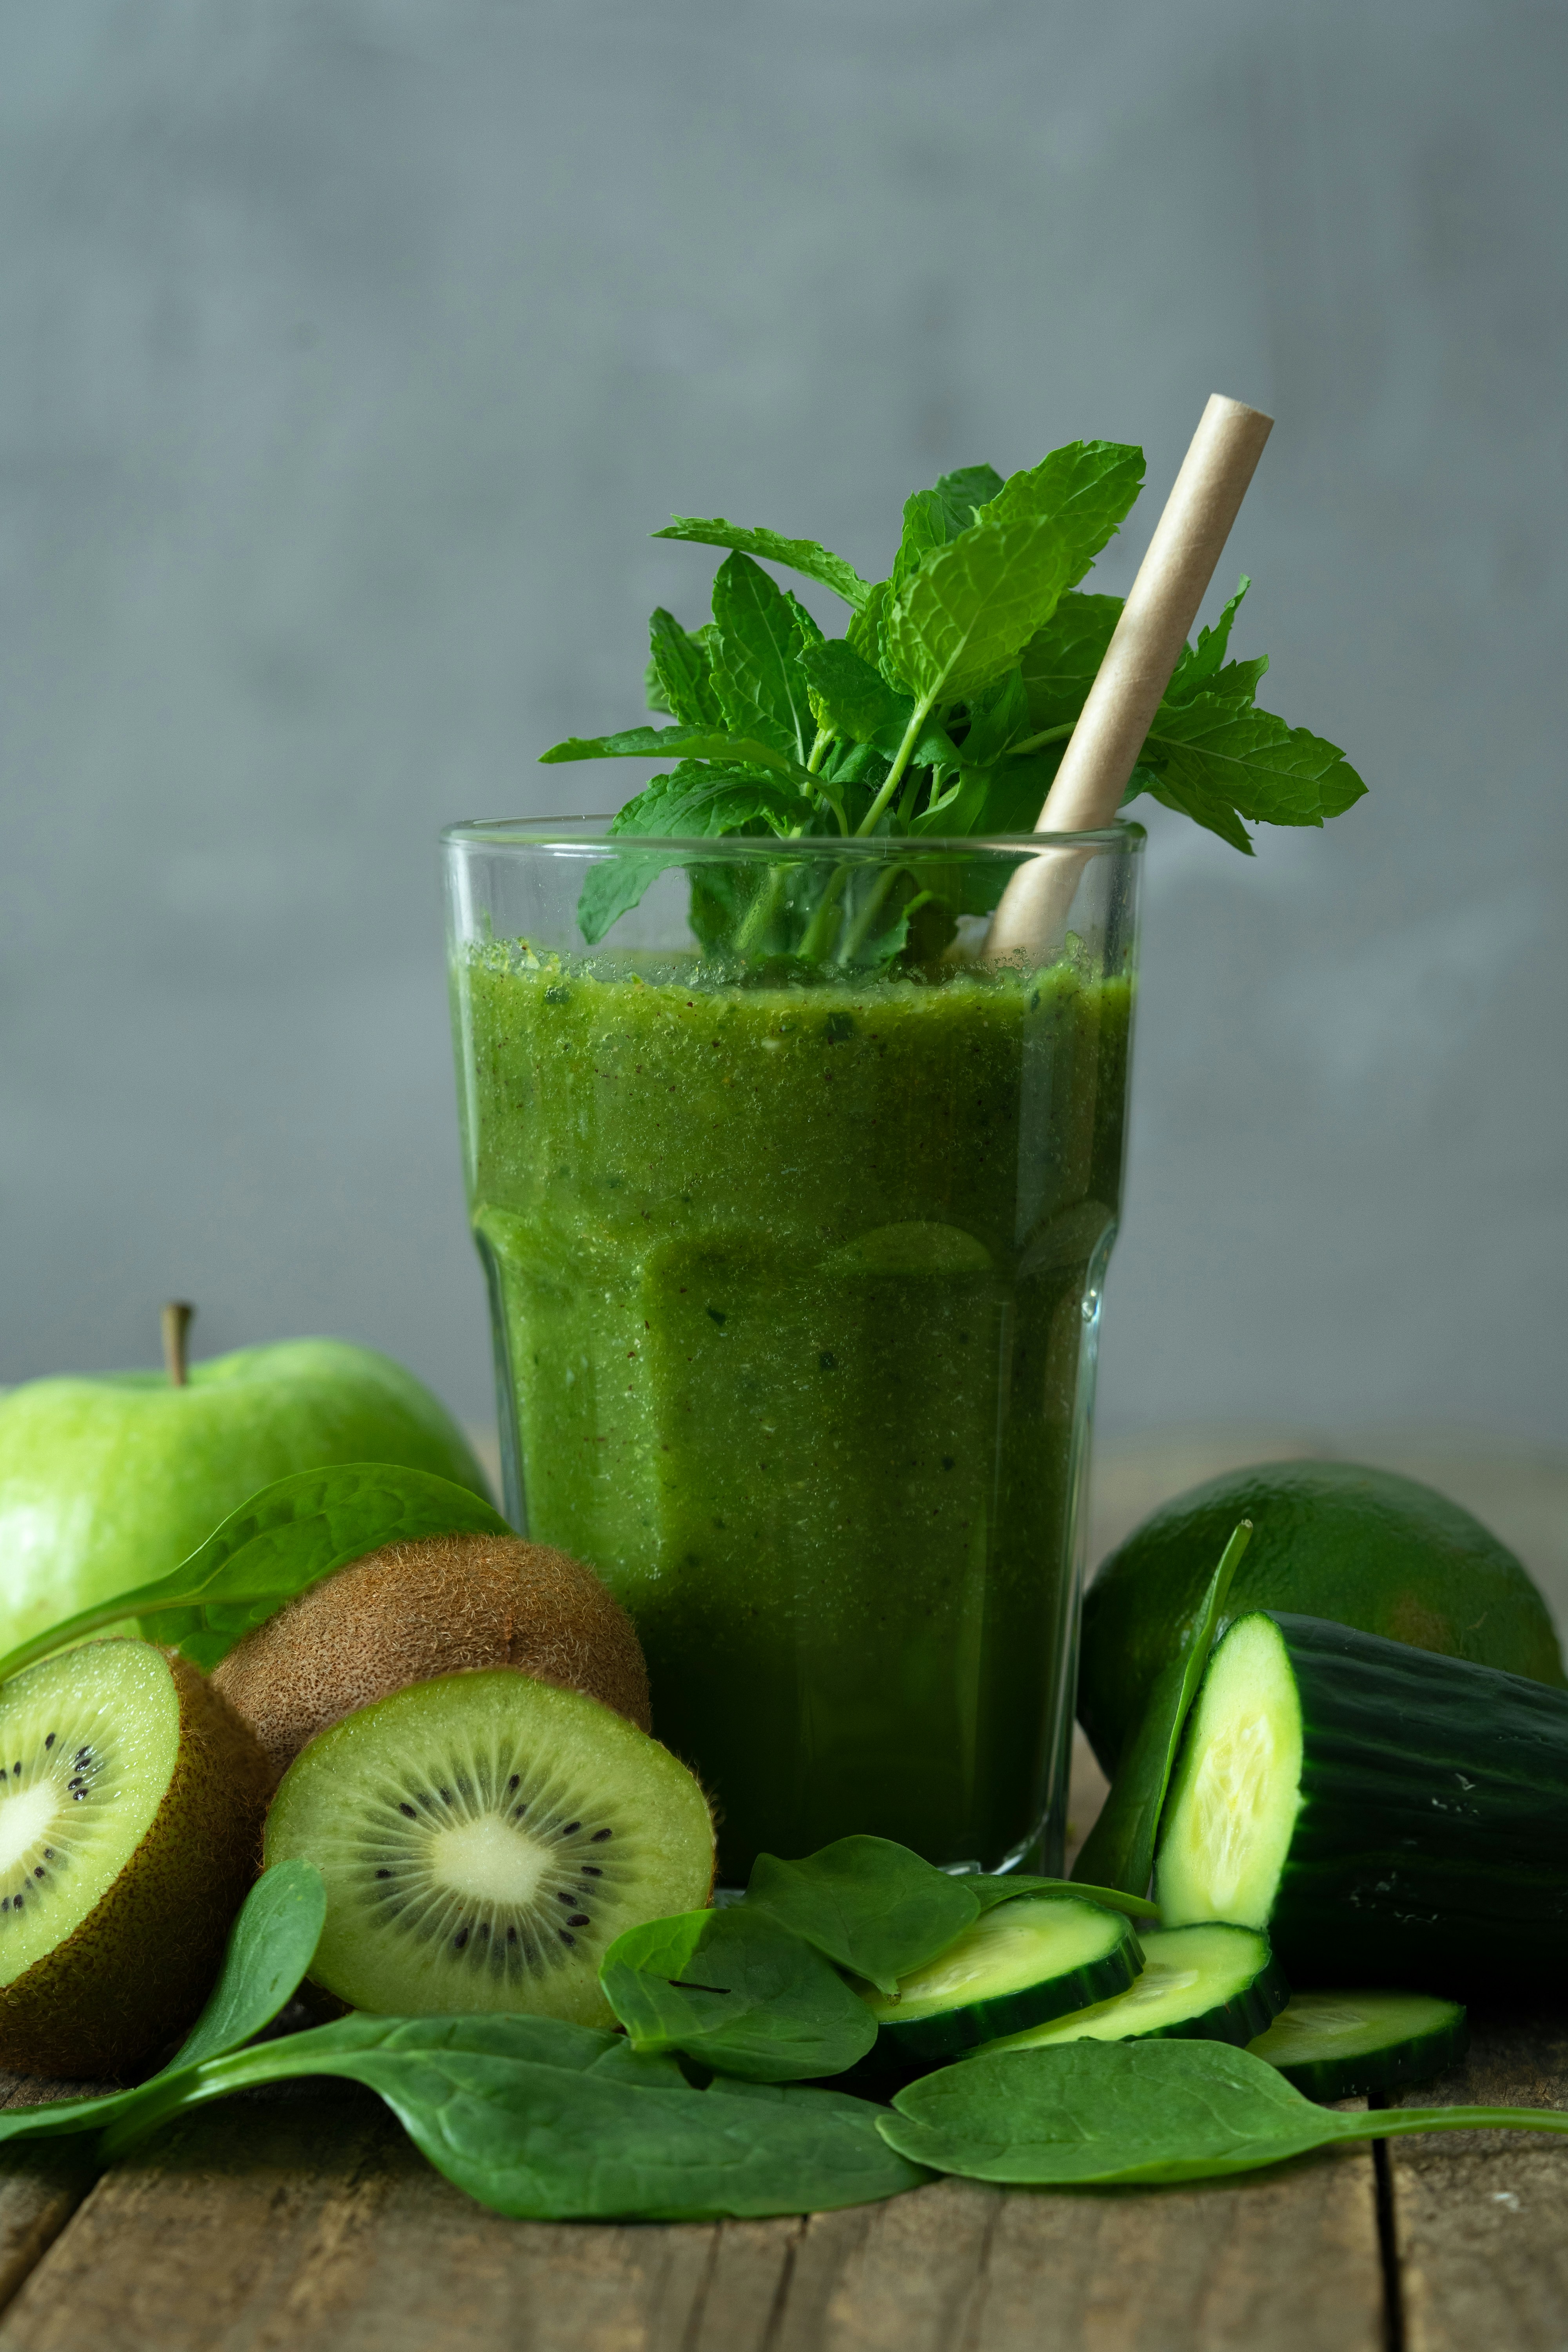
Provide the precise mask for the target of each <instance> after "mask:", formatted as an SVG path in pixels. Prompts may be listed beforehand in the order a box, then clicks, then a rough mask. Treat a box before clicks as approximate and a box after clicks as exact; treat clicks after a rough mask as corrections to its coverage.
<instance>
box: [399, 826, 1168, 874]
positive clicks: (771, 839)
mask: <svg viewBox="0 0 1568 2352" xmlns="http://www.w3.org/2000/svg"><path fill="white" fill-rule="evenodd" d="M612 822H613V820H612V819H611V818H610V817H607V816H540V817H462V818H460V819H458V821H457V822H456V823H455V824H444V825H443V826H442V827H441V834H440V838H441V842H442V845H443V846H444V847H446V848H447V849H543V850H589V849H607V850H612V851H616V852H618V853H623V854H626V855H640V856H645V857H646V856H648V855H649V854H650V853H654V852H662V851H665V850H668V851H669V852H670V854H671V857H672V860H677V861H684V860H685V859H687V858H714V857H728V856H740V857H763V858H771V857H791V858H806V857H821V858H826V859H830V860H832V861H833V862H835V863H838V864H841V863H842V862H843V860H844V859H845V858H847V857H889V856H895V855H896V856H902V857H911V856H914V857H926V856H942V857H947V858H951V857H954V856H963V855H965V854H969V855H973V853H974V852H976V851H982V852H984V853H985V854H986V855H988V856H1009V857H1016V856H1019V855H1020V854H1021V853H1023V852H1025V851H1027V850H1046V849H1078V850H1112V851H1114V852H1116V853H1117V854H1118V855H1120V856H1137V854H1138V853H1139V852H1140V851H1141V850H1142V847H1143V845H1144V843H1145V842H1146V840H1147V839H1148V835H1147V834H1146V833H1145V831H1144V829H1143V827H1142V825H1141V824H1138V823H1137V822H1136V820H1135V819H1131V818H1127V817H1118V818H1117V819H1116V820H1115V822H1114V823H1113V824H1109V825H1103V826H1101V827H1100V828H1099V829H1098V830H1097V831H1094V832H1091V833H984V834H921V835H913V834H907V833H905V834H885V833H884V834H873V835H855V834H848V835H833V834H823V833H816V834H802V835H798V836H785V835H780V834H767V835H753V834H720V835H702V834H697V835H691V834H657V835H656V834H612V833H611V832H610V831H609V826H610V824H611V823H612ZM595 828H596V829H595Z"/></svg>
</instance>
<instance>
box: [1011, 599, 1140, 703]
mask: <svg viewBox="0 0 1568 2352" xmlns="http://www.w3.org/2000/svg"><path fill="white" fill-rule="evenodd" d="M1121 604H1122V599H1121V597H1120V596H1086V595H1085V594H1084V593H1082V591H1081V590H1079V589H1073V590H1071V591H1069V593H1068V594H1067V595H1065V596H1064V597H1063V598H1062V600H1061V603H1060V604H1058V606H1057V609H1056V611H1055V612H1054V613H1053V614H1051V617H1050V619H1049V620H1048V621H1047V623H1046V625H1045V627H1044V628H1043V629H1039V630H1037V632H1036V634H1035V635H1034V636H1032V637H1031V638H1030V640H1029V642H1028V644H1027V645H1026V646H1025V648H1024V656H1023V661H1022V664H1021V667H1022V669H1023V673H1024V685H1025V688H1026V690H1027V693H1028V698H1029V724H1030V726H1031V727H1032V728H1035V729H1037V730H1044V729H1046V728H1047V727H1060V726H1064V725H1071V724H1072V723H1073V722H1074V721H1075V720H1076V719H1077V718H1078V714H1079V711H1080V710H1081V709H1083V706H1084V702H1085V700H1086V699H1087V698H1088V694H1089V688H1090V687H1091V686H1092V685H1093V684H1094V681H1095V677H1096V674H1097V673H1098V671H1099V668H1100V663H1101V662H1102V661H1103V660H1104V659H1105V649H1106V647H1107V646H1109V645H1110V639H1111V635H1112V633H1113V632H1114V630H1115V627H1116V624H1117V622H1118V621H1119V620H1120V619H1121Z"/></svg>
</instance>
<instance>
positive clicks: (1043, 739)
mask: <svg viewBox="0 0 1568 2352" xmlns="http://www.w3.org/2000/svg"><path fill="white" fill-rule="evenodd" d="M1077 725H1078V720H1077V719H1068V722H1067V724H1066V726H1065V727H1047V728H1046V729H1045V730H1043V731H1042V732H1041V733H1040V734H1038V735H1026V736H1025V738H1024V740H1023V741H1022V742H1021V743H1009V744H1008V746H1007V748H1006V750H1005V751H1004V752H1003V754H1002V757H1003V758H1004V759H1005V760H1016V759H1017V758H1018V757H1019V756H1020V754H1021V753H1023V752H1025V751H1038V750H1039V748H1040V746H1041V744H1042V743H1060V742H1063V741H1065V740H1066V739H1067V737H1068V736H1069V735H1070V734H1071V733H1072V730H1073V729H1074V728H1075V727H1076V726H1077Z"/></svg>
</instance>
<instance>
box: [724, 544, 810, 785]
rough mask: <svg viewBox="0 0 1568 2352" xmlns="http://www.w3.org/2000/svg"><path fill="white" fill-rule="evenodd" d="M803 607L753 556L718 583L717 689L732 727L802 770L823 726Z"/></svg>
mask: <svg viewBox="0 0 1568 2352" xmlns="http://www.w3.org/2000/svg"><path fill="white" fill-rule="evenodd" d="M800 610H801V607H800V606H799V605H798V604H796V603H795V599H794V597H793V596H786V595H785V594H784V591H783V590H782V589H781V588H779V587H778V586H777V585H776V584H775V583H773V581H772V580H770V579H769V577H768V575H767V573H766V572H764V571H763V568H762V566H761V564H760V563H753V562H752V559H751V557H750V556H749V555H731V556H728V557H726V559H725V561H724V562H722V563H721V565H720V566H719V570H718V572H717V573H716V574H715V577H714V581H713V625H714V629H715V631H716V635H715V637H714V640H713V656H712V658H713V688H714V692H715V693H716V694H717V695H718V697H719V707H720V709H721V710H722V711H723V713H724V717H725V719H726V720H727V721H728V722H729V725H730V727H731V730H732V731H733V732H734V733H735V734H737V735H743V736H748V737H752V738H760V739H761V740H763V742H765V743H771V744H772V745H773V749H774V750H775V751H780V752H782V753H783V754H784V757H785V759H786V760H788V761H791V762H792V763H793V764H794V765H795V766H796V767H800V768H804V767H805V762H806V761H807V759H808V758H809V756H810V753H811V746H812V738H813V736H814V735H815V734H816V721H815V719H814V718H813V716H812V710H811V701H810V697H809V695H808V693H807V690H806V679H805V675H804V674H803V672H802V670H801V667H800V664H799V662H798V661H797V660H796V658H795V647H796V644H797V641H798V637H799V630H798V626H797V623H796V614H798V613H799V612H800Z"/></svg>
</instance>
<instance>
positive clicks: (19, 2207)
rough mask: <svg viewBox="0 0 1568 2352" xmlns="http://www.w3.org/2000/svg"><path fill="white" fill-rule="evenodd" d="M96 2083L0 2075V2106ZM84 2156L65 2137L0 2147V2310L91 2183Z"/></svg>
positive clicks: (81, 2090) (74, 2092)
mask: <svg viewBox="0 0 1568 2352" xmlns="http://www.w3.org/2000/svg"><path fill="white" fill-rule="evenodd" d="M101 2087H102V2085H101V2084H97V2083H37V2082H33V2081H31V2080H30V2079H28V2078H27V2077H26V2076H24V2075H19V2074H0V2107H17V2106H20V2107H31V2106H37V2105H38V2104H39V2102H40V2101H42V2100H45V2099H69V2098H79V2097H81V2096H83V2095H89V2094H91V2093H92V2092H94V2091H97V2090H99V2089H100V2088H101ZM94 2170H95V2167H94V2165H93V2163H92V2159H91V2157H90V2155H89V2153H88V2152H87V2151H86V2150H85V2149H84V2148H82V2147H80V2146H79V2144H78V2143H76V2142H74V2141H72V2140H68V2139H62V2140H39V2141H37V2142H36V2143H35V2144H34V2145H33V2146H32V2147H9V2148H5V2149H4V2150H0V2310H4V2309H5V2305H7V2304H8V2303H9V2302H10V2301H11V2299H12V2297H13V2296H14V2295H15V2294H16V2292H17V2289H18V2288H19V2287H20V2286H21V2285H22V2283H23V2281H24V2280H25V2279H26V2277H27V2276H28V2274H29V2273H30V2272H32V2271H33V2270H34V2269H35V2267H36V2266H37V2263H39V2262H40V2261H41V2260H42V2259H43V2256H44V2255H45V2254H46V2253H47V2251H48V2249H49V2247H50V2246H52V2245H53V2243H54V2242H55V2240H56V2239H57V2238H58V2236H59V2233H60V2231H62V2230H63V2229H64V2228H65V2226H66V2224H67V2222H68V2221H69V2220H70V2218H71V2216H72V2214H73V2213H74V2212H75V2211H76V2210H77V2207H78V2206H79V2204H80V2203H81V2201H82V2200H83V2198H84V2197H85V2196H86V2195H87V2193H88V2190H89V2189H90V2188H91V2187H92V2183H93V2175H94Z"/></svg>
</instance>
